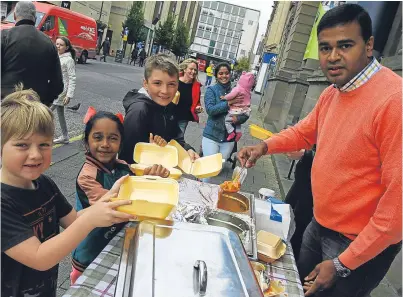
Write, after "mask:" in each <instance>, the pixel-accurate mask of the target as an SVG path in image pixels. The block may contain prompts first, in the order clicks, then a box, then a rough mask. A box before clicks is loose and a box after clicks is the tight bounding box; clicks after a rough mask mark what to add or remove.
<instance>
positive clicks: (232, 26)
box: [228, 22, 236, 30]
mask: <svg viewBox="0 0 403 297" xmlns="http://www.w3.org/2000/svg"><path fill="white" fill-rule="evenodd" d="M235 26H236V24H235V23H233V22H229V25H228V28H229V29H231V30H235Z"/></svg>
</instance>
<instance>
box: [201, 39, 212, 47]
mask: <svg viewBox="0 0 403 297" xmlns="http://www.w3.org/2000/svg"><path fill="white" fill-rule="evenodd" d="M202 45H204V46H209V45H210V40H208V39H203V40H202Z"/></svg>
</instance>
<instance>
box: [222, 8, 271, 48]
mask: <svg viewBox="0 0 403 297" xmlns="http://www.w3.org/2000/svg"><path fill="white" fill-rule="evenodd" d="M222 1H223V2H228V3H232V4H236V5H239V6H244V7H248V8H252V9H256V10H260V20H259V31H258V33H257V36H256V38H257V40H256V43H255V49H254V51H253V52H255V51H256V49H257V46H258V45H259V41H260V36H261V35H262V34H264V33H265V32H266V27H267V22H268V21H269V19H270V14H271V11H272V10H273V8H272V6H273V3H274V1H272V0H222Z"/></svg>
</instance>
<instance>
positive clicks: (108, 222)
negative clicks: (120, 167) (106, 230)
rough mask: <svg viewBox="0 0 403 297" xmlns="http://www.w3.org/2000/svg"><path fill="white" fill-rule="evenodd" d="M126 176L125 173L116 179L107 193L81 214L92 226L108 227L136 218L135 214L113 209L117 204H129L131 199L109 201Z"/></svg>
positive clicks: (114, 195)
mask: <svg viewBox="0 0 403 297" xmlns="http://www.w3.org/2000/svg"><path fill="white" fill-rule="evenodd" d="M128 176H129V175H125V176H123V177H121V178H120V179H118V180H117V181H116V182H115V184H114V185H113V186H112V188H111V189H110V190H109V192H108V193H106V194H105V195H104V196H103V197H101V198H100V199H99V200H98V201H97V202H96V203H95V204H94V205H92V206H90V207H88V208H87V209H86V211H85V212H84V213H83V214H82V216H83V217H84V216H85V217H86V220H87V221H88V223H89V224H91V226H92V227H93V228H96V227H109V226H112V225H114V224H119V223H123V222H127V221H129V220H130V219H136V217H135V216H132V215H130V214H126V213H123V212H120V211H116V210H115V208H117V207H118V206H123V205H130V204H131V203H132V201H131V200H119V201H114V202H110V200H111V198H115V197H116V196H117V194H118V192H119V189H120V186H121V185H122V183H123V182H124V181H125V180H126V178H128Z"/></svg>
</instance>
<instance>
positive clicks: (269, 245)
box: [257, 230, 286, 263]
mask: <svg viewBox="0 0 403 297" xmlns="http://www.w3.org/2000/svg"><path fill="white" fill-rule="evenodd" d="M285 250H286V245H285V243H284V242H283V241H282V240H281V238H280V237H278V236H277V235H274V234H272V233H270V232H267V231H264V230H260V231H259V232H258V233H257V253H258V258H259V260H261V261H264V262H267V263H272V262H274V261H275V260H277V259H279V258H280V257H282V256H283V255H284V253H285Z"/></svg>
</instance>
